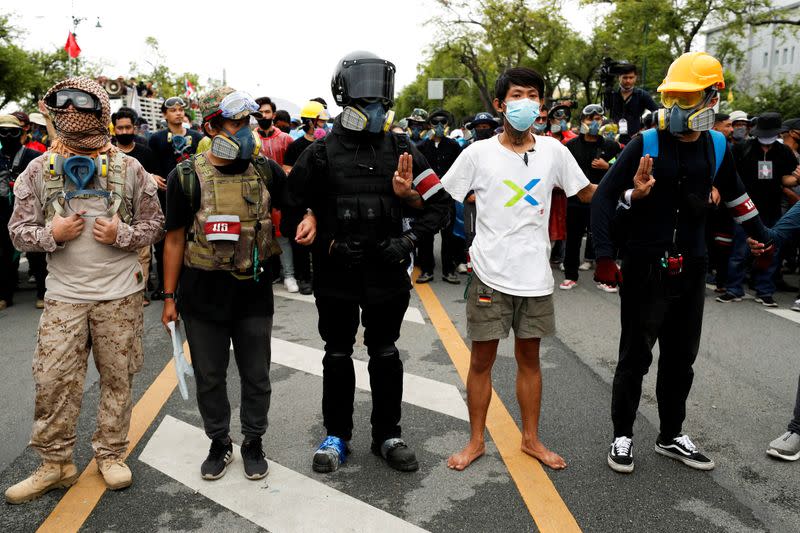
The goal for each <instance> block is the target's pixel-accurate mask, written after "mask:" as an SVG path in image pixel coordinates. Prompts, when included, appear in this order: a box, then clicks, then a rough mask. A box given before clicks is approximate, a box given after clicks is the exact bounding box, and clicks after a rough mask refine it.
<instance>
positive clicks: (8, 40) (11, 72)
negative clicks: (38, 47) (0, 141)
mask: <svg viewBox="0 0 800 533" xmlns="http://www.w3.org/2000/svg"><path fill="white" fill-rule="evenodd" d="M18 38H19V32H18V31H17V30H16V29H15V28H14V27H13V26H12V25H11V23H10V22H9V19H8V16H7V15H0V108H3V107H5V106H6V105H8V104H9V103H11V102H16V101H19V100H21V99H23V98H25V97H26V96H27V95H28V92H29V90H30V87H31V86H32V85H33V84H34V83H35V80H36V69H35V68H34V66H33V65H31V63H30V62H29V61H28V53H27V52H26V51H25V50H23V49H22V48H21V47H19V46H17V45H16V44H15V41H16V40H17V39H18Z"/></svg>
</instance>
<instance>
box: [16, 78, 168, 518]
mask: <svg viewBox="0 0 800 533" xmlns="http://www.w3.org/2000/svg"><path fill="white" fill-rule="evenodd" d="M44 101H45V104H46V106H47V108H48V111H49V113H50V115H51V116H52V117H53V122H54V125H55V129H56V131H57V133H58V138H57V139H55V140H54V141H53V143H52V145H51V147H50V150H49V151H48V152H47V153H45V154H44V155H43V156H41V157H39V158H37V159H35V160H34V161H33V162H31V163H30V165H28V168H27V169H26V170H25V172H23V173H22V175H20V177H19V179H17V181H16V183H15V186H14V189H15V195H16V202H15V205H14V213H13V214H12V216H11V221H10V223H9V231H10V233H11V238H12V240H13V242H14V244H15V245H16V246H17V248H19V249H20V250H24V251H38V252H48V254H49V258H48V261H49V263H48V268H49V275H48V277H47V298H46V299H45V307H44V312H43V313H42V316H41V319H40V321H39V332H38V337H37V345H36V351H35V354H34V360H33V377H34V382H35V384H36V395H35V403H36V407H35V411H34V423H33V434H32V436H31V440H30V444H31V447H33V448H34V450H36V452H37V453H38V454H39V456H40V457H41V459H42V464H41V466H39V467H38V468H37V469H36V471H35V472H34V473H33V474H32V475H31V476H30V477H28V478H27V479H25V480H23V481H21V482H19V483H17V484H16V485H14V486H12V487H10V488H9V489H8V490H6V493H5V497H6V501H7V502H9V503H23V502H27V501H30V500H33V499H36V498H38V497H40V496H41V495H42V494H44V493H45V492H47V491H49V490H51V489H54V488H59V487H69V486H70V485H72V484H73V483H75V481H77V479H78V470H77V468H76V467H75V464H74V463H73V462H72V456H73V447H74V444H75V427H76V424H77V422H78V415H79V412H80V407H81V401H82V400H83V392H84V379H85V377H86V368H87V363H88V356H89V350H90V348H91V351H92V358H93V359H94V363H95V365H96V367H97V370H98V372H99V373H100V379H99V383H100V402H99V408H98V413H97V430H96V431H95V433H94V436H93V438H92V447H93V448H94V455H95V459H96V460H97V466H98V469H99V470H100V474H101V475H102V477H103V479H104V481H105V483H106V486H107V487H108V488H110V489H112V490H117V489H121V488H124V487H127V486H129V485H130V484H131V482H132V476H131V471H130V469H129V468H128V466H127V465H126V464H125V463H124V461H123V458H124V457H125V454H126V452H127V447H128V427H129V425H130V418H131V407H132V404H133V402H132V399H131V390H132V389H131V385H132V378H133V376H134V374H136V373H137V372H138V371H139V370H140V369H141V367H142V363H143V355H144V354H143V350H142V331H143V316H142V292H143V291H144V276H143V275H142V271H141V269H140V266H139V262H138V259H137V250H139V249H140V248H142V247H144V246H148V245H150V244H152V243H153V242H154V241H156V240H157V239H159V238H161V235H162V234H163V229H162V228H163V224H164V216H163V215H162V213H161V208H160V206H159V204H158V200H157V198H156V184H155V182H154V181H153V180H152V179H151V178H150V176H149V175H148V174H147V172H145V170H144V169H143V168H142V166H141V165H140V164H139V162H138V161H136V160H135V159H133V158H130V157H128V156H126V155H125V154H123V153H122V152H121V151H120V150H118V149H116V148H114V147H113V146H112V145H111V143H110V136H109V133H108V124H109V123H110V121H111V112H110V107H109V100H108V94H107V93H106V91H105V90H104V89H103V87H101V86H100V85H98V84H97V83H96V82H94V81H93V80H91V79H89V78H84V77H78V78H70V79H67V80H64V81H62V82H59V83H57V84H56V85H54V86H53V87H51V88H50V90H49V91H47V93H46V94H45V97H44ZM51 168H52V169H53V171H52V172H51V170H50V169H51ZM53 174H54V175H53ZM75 190H83V191H86V190H89V191H92V193H83V194H82V195H81V196H79V197H72V198H71V199H70V201H66V200H65V198H66V195H67V194H69V193H71V192H73V191H75ZM103 193H105V194H103ZM108 193H111V194H112V197H117V198H119V200H120V201H117V202H113V203H112V204H111V207H109V203H108V202H106V197H107V195H108ZM53 198H55V199H53ZM98 265H102V266H103V267H102V268H98Z"/></svg>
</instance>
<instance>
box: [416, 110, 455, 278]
mask: <svg viewBox="0 0 800 533" xmlns="http://www.w3.org/2000/svg"><path fill="white" fill-rule="evenodd" d="M451 121H452V115H450V113H448V112H447V111H445V110H444V109H437V110H435V111H433V112H432V113H431V114H430V116H429V117H428V122H429V124H430V126H431V131H432V135H431V136H430V137H428V138H427V139H424V140H423V141H421V142H420V143H419V144H418V145H417V148H419V151H420V152H421V153H422V155H423V156H425V159H426V160H427V161H428V164H430V166H431V168H432V169H433V171H434V172H435V173H436V175H437V176H444V175H445V174H446V173H447V171H448V170H450V167H451V166H452V164H453V162H455V160H456V158H457V157H458V155H459V154H460V153H461V146H460V145H459V144H458V142H457V141H455V140H454V139H450V138H449V137H447V131H448V128H449V126H450V122H451ZM449 220H450V222H449V223H448V224H447V225H446V226H445V227H444V228H442V231H440V232H439V234H440V235H441V237H442V245H441V254H442V263H441V264H442V279H443V280H444V281H446V282H448V283H452V284H455V285H457V284H459V283H461V280H460V279H458V274H456V267H457V266H458V265H459V264H460V263H461V262H462V261H463V256H464V239H462V238H461V237H458V236H456V235H454V234H453V225H454V223H455V200H453V203H452V206H451V209H450V214H449ZM433 238H434V235H430V236H427V237H424V238H420V240H419V241H418V242H417V264H418V266H419V269H420V271H421V272H420V275H419V276H417V280H416V282H417V283H428V282H430V281H433V268H434V266H435V264H436V262H435V260H434V253H433Z"/></svg>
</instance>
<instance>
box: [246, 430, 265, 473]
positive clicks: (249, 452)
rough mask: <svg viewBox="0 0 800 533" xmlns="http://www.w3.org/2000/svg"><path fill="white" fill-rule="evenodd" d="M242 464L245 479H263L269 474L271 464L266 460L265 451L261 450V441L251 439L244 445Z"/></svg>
mask: <svg viewBox="0 0 800 533" xmlns="http://www.w3.org/2000/svg"><path fill="white" fill-rule="evenodd" d="M241 452H242V462H243V463H244V477H246V478H247V479H261V478H263V477H266V476H267V474H268V473H269V463H267V460H266V459H265V457H266V456H265V455H264V450H263V448H261V439H249V440H246V441H244V442H243V443H242V449H241Z"/></svg>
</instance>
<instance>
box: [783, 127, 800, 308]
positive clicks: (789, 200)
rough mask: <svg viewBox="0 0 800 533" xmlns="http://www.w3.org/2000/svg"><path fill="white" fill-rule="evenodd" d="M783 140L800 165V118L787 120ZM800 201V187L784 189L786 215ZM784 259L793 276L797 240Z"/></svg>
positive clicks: (785, 249)
mask: <svg viewBox="0 0 800 533" xmlns="http://www.w3.org/2000/svg"><path fill="white" fill-rule="evenodd" d="M781 138H782V139H783V144H784V145H785V146H786V147H787V148H789V149H790V150H791V151H792V153H794V155H795V157H796V158H797V162H798V163H800V118H790V119H789V120H785V121H784V122H783V125H782V127H781ZM798 201H800V187H784V188H783V200H782V205H781V208H782V211H783V212H784V213H786V212H787V211H789V209H791V207H792V206H793V205H794V204H796V203H797V202H798ZM781 251H782V254H783V258H784V260H785V261H786V268H785V270H784V272H785V273H787V274H791V273H793V272H795V271H796V270H797V267H798V266H800V258H798V253H799V252H800V246H798V243H797V242H796V240H791V239H790V240H789V241H788V242H787V243H785V244H784V246H783V247H782V248H781ZM792 310H793V311H800V295H798V297H797V301H795V303H794V304H792Z"/></svg>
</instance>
